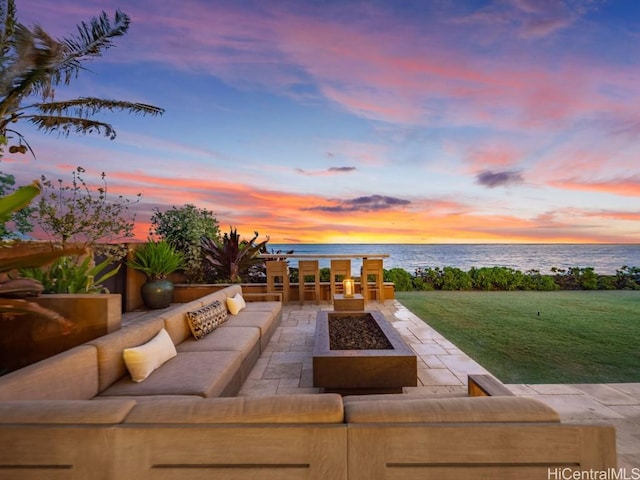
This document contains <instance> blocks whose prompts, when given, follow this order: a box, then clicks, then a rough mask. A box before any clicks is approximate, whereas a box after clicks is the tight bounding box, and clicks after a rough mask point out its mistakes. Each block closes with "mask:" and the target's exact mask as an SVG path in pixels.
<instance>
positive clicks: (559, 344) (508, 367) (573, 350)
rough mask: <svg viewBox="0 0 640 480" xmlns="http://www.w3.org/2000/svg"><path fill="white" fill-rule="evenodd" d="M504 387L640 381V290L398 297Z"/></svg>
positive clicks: (443, 293)
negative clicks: (503, 384)
mask: <svg viewBox="0 0 640 480" xmlns="http://www.w3.org/2000/svg"><path fill="white" fill-rule="evenodd" d="M396 299H397V300H398V301H400V302H401V303H402V304H403V305H405V306H406V307H407V308H408V309H409V310H411V311H412V312H413V313H415V314H416V315H418V316H419V317H420V318H422V319H423V320H424V321H425V322H427V323H428V324H429V325H430V326H432V327H433V328H435V329H436V330H437V331H438V332H440V333H441V334H442V335H444V336H445V337H446V338H447V339H449V340H450V341H452V342H453V343H455V344H456V345H457V346H458V347H459V348H461V349H462V350H463V351H464V352H465V353H467V354H468V355H470V356H471V357H472V358H473V359H474V360H476V361H477V362H479V363H480V364H481V365H482V366H484V367H485V368H486V369H488V370H489V371H490V372H491V373H493V374H494V375H495V376H497V377H498V378H499V379H500V380H501V381H502V382H504V383H605V382H609V383H613V382H634V383H635V382H640V292H639V291H589V292H587V291H560V292H447V291H434V292H396Z"/></svg>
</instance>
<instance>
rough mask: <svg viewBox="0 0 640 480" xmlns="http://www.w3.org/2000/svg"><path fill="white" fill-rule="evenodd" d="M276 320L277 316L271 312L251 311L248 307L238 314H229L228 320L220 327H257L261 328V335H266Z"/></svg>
mask: <svg viewBox="0 0 640 480" xmlns="http://www.w3.org/2000/svg"><path fill="white" fill-rule="evenodd" d="M247 305H251V304H247ZM274 320H275V317H274V316H273V314H272V313H271V312H268V311H259V310H255V311H251V310H249V309H248V308H247V309H245V310H243V311H241V312H240V313H239V314H237V315H229V317H228V319H227V322H226V323H225V324H224V325H222V326H221V327H220V328H228V327H234V328H235V327H256V328H259V329H260V336H261V337H264V336H265V335H266V334H267V333H268V332H269V329H270V328H271V325H272V324H273V322H274Z"/></svg>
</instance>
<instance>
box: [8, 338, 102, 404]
mask: <svg viewBox="0 0 640 480" xmlns="http://www.w3.org/2000/svg"><path fill="white" fill-rule="evenodd" d="M97 394H98V354H97V350H96V347H94V346H88V345H80V346H78V347H74V348H72V349H71V350H67V351H66V352H62V353H59V354H58V355H54V356H53V357H49V358H47V359H45V360H42V361H40V362H38V363H34V364H33V365H29V366H28V367H24V368H21V369H20V370H16V371H15V372H11V373H8V374H7V375H3V376H1V377H0V400H88V399H90V398H92V397H94V396H96V395H97Z"/></svg>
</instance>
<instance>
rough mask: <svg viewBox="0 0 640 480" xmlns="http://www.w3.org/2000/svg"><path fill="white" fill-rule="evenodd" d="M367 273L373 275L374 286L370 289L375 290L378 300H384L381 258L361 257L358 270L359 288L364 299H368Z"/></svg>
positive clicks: (366, 300)
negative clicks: (360, 268) (360, 267)
mask: <svg viewBox="0 0 640 480" xmlns="http://www.w3.org/2000/svg"><path fill="white" fill-rule="evenodd" d="M369 275H371V276H374V277H375V287H374V288H372V289H371V290H376V299H377V300H378V302H381V303H382V302H384V272H383V268H382V259H379V258H375V259H374V258H372V259H367V258H363V259H362V270H360V288H361V289H362V296H363V297H364V301H365V302H368V301H369V296H370V292H369V282H368V277H369Z"/></svg>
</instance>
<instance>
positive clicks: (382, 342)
mask: <svg viewBox="0 0 640 480" xmlns="http://www.w3.org/2000/svg"><path fill="white" fill-rule="evenodd" d="M329 348H330V349H331V350H390V349H393V346H392V345H391V342H389V340H388V339H387V337H386V336H385V335H384V333H383V332H382V330H381V329H380V327H379V326H378V324H377V323H376V322H375V321H374V320H373V318H371V315H369V314H366V315H363V316H343V317H340V318H330V319H329Z"/></svg>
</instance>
